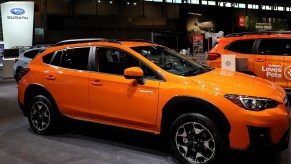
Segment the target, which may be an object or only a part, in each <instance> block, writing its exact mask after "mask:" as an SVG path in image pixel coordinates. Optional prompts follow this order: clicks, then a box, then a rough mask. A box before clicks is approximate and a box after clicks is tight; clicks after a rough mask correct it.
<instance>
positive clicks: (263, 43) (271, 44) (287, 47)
mask: <svg viewBox="0 0 291 164" xmlns="http://www.w3.org/2000/svg"><path fill="white" fill-rule="evenodd" d="M258 53H259V54H266V55H284V56H290V55H291V39H261V40H260V46H259V49H258Z"/></svg>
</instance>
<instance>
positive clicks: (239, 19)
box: [238, 16, 246, 27]
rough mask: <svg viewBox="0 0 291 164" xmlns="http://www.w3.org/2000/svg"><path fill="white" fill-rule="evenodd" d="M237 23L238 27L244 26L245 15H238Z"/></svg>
mask: <svg viewBox="0 0 291 164" xmlns="http://www.w3.org/2000/svg"><path fill="white" fill-rule="evenodd" d="M238 24H239V26H240V27H244V26H245V25H246V16H239V18H238Z"/></svg>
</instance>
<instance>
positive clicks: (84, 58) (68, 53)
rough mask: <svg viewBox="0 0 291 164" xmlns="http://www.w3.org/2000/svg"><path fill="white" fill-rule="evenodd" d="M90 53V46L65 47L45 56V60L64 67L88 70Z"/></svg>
mask: <svg viewBox="0 0 291 164" xmlns="http://www.w3.org/2000/svg"><path fill="white" fill-rule="evenodd" d="M89 53H90V47H84V48H72V49H65V50H61V51H57V52H56V54H55V55H53V54H54V53H51V54H48V55H46V56H44V57H43V61H44V62H45V63H46V62H47V63H48V64H49V63H50V64H51V65H55V66H60V67H64V68H69V69H77V70H87V69H88V58H89ZM52 56H53V57H52ZM51 58H52V59H51Z"/></svg>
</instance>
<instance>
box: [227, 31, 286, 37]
mask: <svg viewBox="0 0 291 164" xmlns="http://www.w3.org/2000/svg"><path fill="white" fill-rule="evenodd" d="M258 34H262V35H270V34H291V31H257V32H242V33H232V34H228V35H226V36H225V38H228V37H238V36H245V35H258Z"/></svg>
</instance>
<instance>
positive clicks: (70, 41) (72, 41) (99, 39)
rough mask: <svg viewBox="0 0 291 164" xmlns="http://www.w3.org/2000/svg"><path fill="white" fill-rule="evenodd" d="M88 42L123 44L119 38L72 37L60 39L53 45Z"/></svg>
mask: <svg viewBox="0 0 291 164" xmlns="http://www.w3.org/2000/svg"><path fill="white" fill-rule="evenodd" d="M86 42H111V43H117V44H121V43H120V42H119V41H117V40H112V39H104V38H86V39H70V40H63V41H60V42H58V43H56V44H54V45H53V46H61V45H65V44H75V43H86Z"/></svg>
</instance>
